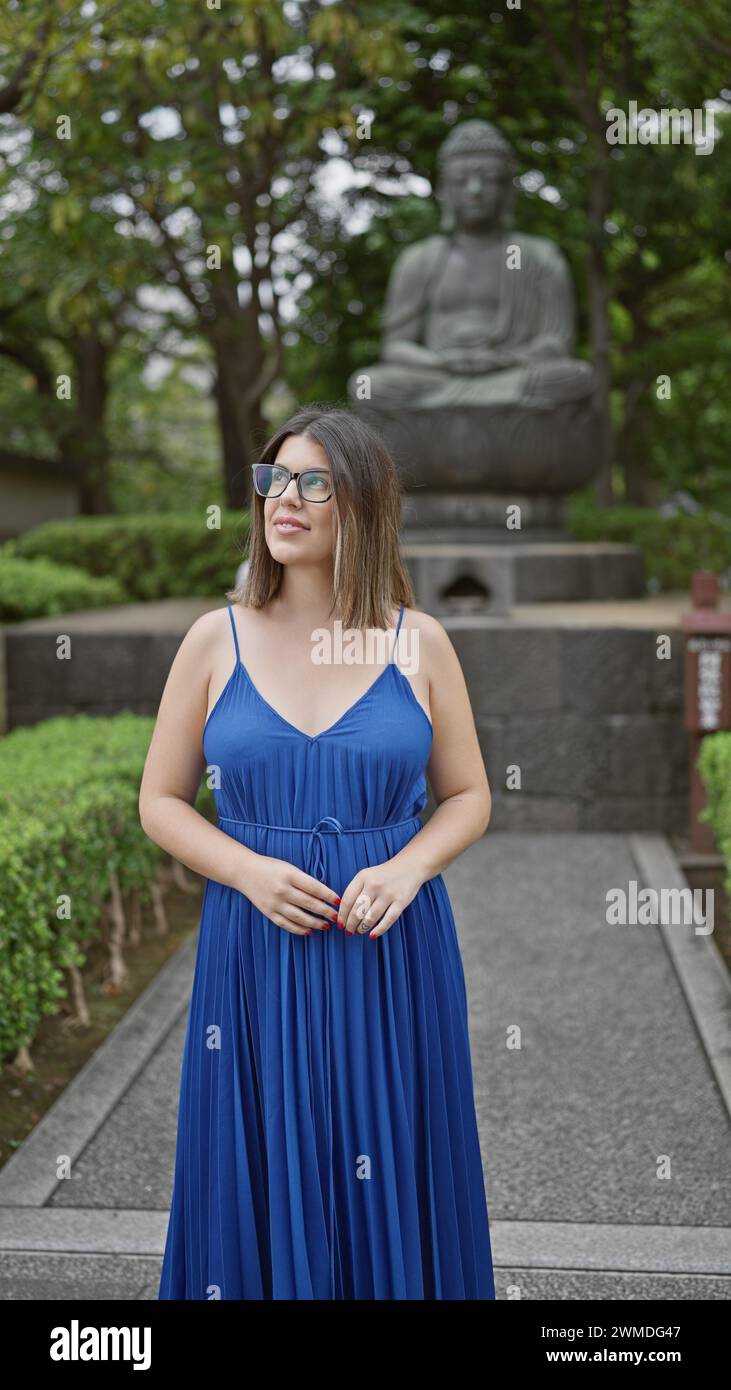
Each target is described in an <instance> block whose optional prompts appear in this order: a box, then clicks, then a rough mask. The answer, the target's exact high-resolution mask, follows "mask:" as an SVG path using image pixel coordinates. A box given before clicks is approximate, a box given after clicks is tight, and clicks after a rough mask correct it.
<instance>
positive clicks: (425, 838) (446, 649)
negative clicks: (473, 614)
mask: <svg viewBox="0 0 731 1390" xmlns="http://www.w3.org/2000/svg"><path fill="white" fill-rule="evenodd" d="M419 618H420V631H419V660H420V662H425V663H426V671H427V674H428V677H429V708H430V711H431V720H432V728H433V730H434V739H433V743H432V751H431V757H430V759H429V766H428V769H427V773H428V777H429V783H430V786H431V789H432V792H433V795H434V800H435V802H436V803H437V805H436V810H435V811H434V813H433V815H432V816H431V817H430V819H429V821H428V822H427V824H426V825H425V826H424V827H423V829H422V830H420V831H419V832H418V834H417V835H415V836H414V838H413V839H412V840H410V841H409V843H408V844H407V845H405V846H404V848H403V849H402V850H400V851H399V853H398V854H397V855H395V860H397V861H399V862H400V863H402V864H405V865H408V866H409V867H412V866H413V867H414V868H415V869H416V870H418V872H419V874H420V875H421V876H422V878H423V879H424V881H426V879H429V878H434V877H435V876H436V874H439V873H441V872H442V870H443V869H445V868H446V867H447V865H448V864H449V863H451V861H452V860H453V859H456V858H457V855H459V854H461V853H462V851H463V850H465V849H467V846H468V845H471V844H472V843H473V841H475V840H479V838H480V836H481V835H484V833H485V831H486V829H487V827H488V825H489V822H490V815H491V812H492V795H491V793H490V786H489V783H488V780H487V773H486V771H485V764H484V762H483V759H482V753H481V751H480V744H479V740H478V737H477V730H476V728H475V721H474V716H473V714H472V707H471V705H470V698H469V694H468V692H467V685H466V682H465V678H464V675H463V672H462V667H461V666H460V664H459V658H458V656H457V653H456V652H455V650H454V647H453V646H452V643H451V641H450V639H449V637H448V635H447V633H446V632H445V630H444V628H443V627H442V625H441V623H439V622H438V621H437V620H436V619H435V618H432V617H430V616H429V615H428V614H420V615H419ZM392 862H393V861H392Z"/></svg>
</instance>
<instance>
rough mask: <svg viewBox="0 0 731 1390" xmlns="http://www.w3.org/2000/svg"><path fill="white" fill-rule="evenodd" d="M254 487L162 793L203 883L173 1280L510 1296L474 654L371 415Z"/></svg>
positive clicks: (380, 1294)
mask: <svg viewBox="0 0 731 1390" xmlns="http://www.w3.org/2000/svg"><path fill="white" fill-rule="evenodd" d="M254 484H255V489H256V492H255V496H254V499H253V506H252V517H251V539H250V564H249V568H248V573H247V576H246V580H245V582H244V585H243V588H242V591H233V592H232V593H230V594H229V595H228V597H229V598H230V599H231V604H230V606H229V607H228V609H220V608H218V609H215V610H214V611H213V612H211V613H207V614H205V615H204V616H203V617H202V618H199V619H198V621H197V622H195V623H194V624H193V626H192V627H191V628H190V630H189V632H188V633H187V635H186V637H185V638H184V640H183V642H182V644H181V646H180V649H179V651H178V653H177V655H176V657H175V660H174V662H173V665H172V667H171V670H170V674H169V677H168V680H167V684H166V686H165V690H164V692H163V696H162V700H161V703H160V710H159V714H158V718H157V724H156V727H155V732H154V735H153V738H152V742H151V745H150V750H149V753H148V756H147V761H146V764H145V771H144V776H143V779H142V788H141V793H140V818H141V822H142V825H143V828H144V830H145V831H146V833H147V834H148V835H149V836H150V837H151V839H153V840H154V841H156V843H157V844H159V845H162V846H163V848H164V849H166V850H168V851H169V852H170V853H171V854H172V855H173V856H175V858H177V859H179V860H180V861H181V862H182V863H183V864H187V865H189V866H190V868H192V869H194V870H196V871H197V872H198V873H200V874H202V875H204V876H205V878H206V883H205V889H204V897H203V905H202V913H201V921H200V934H199V940H198V948H197V958H196V966H195V977H194V983H193V992H192V998H191V1003H190V1010H189V1015H188V1026H187V1033H186V1039H185V1050H184V1057H183V1069H182V1080H181V1088H180V1107H179V1117H178V1135H177V1152H176V1162H175V1179H174V1186H173V1197H172V1210H171V1215H170V1222H169V1227H168V1233H167V1242H166V1248H165V1257H164V1261H163V1268H162V1277H161V1281H160V1289H159V1297H160V1298H161V1299H210V1298H223V1299H493V1298H494V1297H495V1290H494V1282H493V1269H492V1254H491V1249H490V1236H489V1229H488V1214H487V1205H486V1200H485V1190H484V1185H483V1175H482V1164H481V1160H480V1148H479V1141H478V1134H477V1124H476V1116H475V1108H474V1097H473V1090H472V1072H471V1060H470V1049H469V1036H468V1030H467V996H466V990H465V981H464V974H463V969H462V960H461V956H460V951H459V945H458V940H457V935H456V931H455V924H454V919H453V916H452V910H451V906H450V902H449V899H448V896H447V891H446V888H445V885H444V882H443V879H442V877H441V871H442V869H444V868H445V866H446V865H447V864H449V863H450V861H451V860H453V859H454V858H455V857H456V856H457V855H458V854H460V853H461V852H462V851H463V850H464V849H465V848H466V847H467V846H468V845H469V844H471V843H472V842H473V841H474V840H476V839H477V838H478V837H479V836H480V835H481V834H482V833H483V832H484V830H485V829H486V827H487V824H488V820H489V816H490V809H491V797H490V790H489V786H488V782H487V777H486V775H485V770H484V766H483V762H482V758H481V755H480V749H479V745H478V741H477V734H476V731H475V725H474V720H473V718H472V712H471V709H470V705H469V700H468V696H467V691H466V687H465V682H464V678H463V675H462V671H461V669H460V666H459V663H458V660H457V657H456V654H455V652H454V649H453V647H452V645H451V642H450V641H449V639H448V637H447V634H446V632H445V631H444V629H443V627H442V626H441V625H440V624H439V623H438V622H437V621H436V620H435V619H433V618H430V617H428V616H427V615H426V614H424V613H419V612H417V611H415V610H414V609H413V608H412V607H410V606H409V607H407V606H406V605H411V604H412V603H413V590H412V588H411V584H410V582H409V579H408V576H407V574H406V572H405V570H404V567H403V565H402V562H401V558H400V555H399V547H398V533H399V521H400V515H399V513H400V488H399V484H398V480H397V476H396V472H395V469H394V465H393V463H392V460H391V458H390V457H389V455H388V453H387V452H386V449H385V448H384V446H383V444H382V443H381V441H380V440H379V439H378V437H377V436H376V435H375V434H374V433H373V432H372V431H371V430H370V429H369V428H368V427H367V426H366V425H365V424H364V423H362V422H361V421H360V420H359V418H358V417H357V416H356V415H354V414H352V413H351V412H350V411H347V410H338V409H331V408H324V409H323V408H320V407H317V408H312V409H306V410H302V411H300V412H299V413H298V414H297V415H295V416H294V417H293V419H291V420H290V421H289V422H288V423H287V424H286V425H284V426H283V427H282V429H280V430H279V432H278V433H277V434H276V435H275V436H274V438H273V439H272V440H271V441H270V443H269V444H268V445H267V447H266V448H265V450H264V452H263V454H262V456H261V459H260V462H259V464H258V465H255V467H254ZM333 614H335V615H336V616H335V618H333ZM384 629H385V630H386V631H385V634H384ZM364 630H365V638H364V636H363V634H364ZM331 637H333V638H334V639H335V650H334V657H333V654H332V652H331V651H330V649H329V639H330V638H331ZM384 637H385V640H384ZM368 638H370V643H369V642H368V641H367V640H366V639H368ZM341 639H342V640H341ZM359 639H360V645H359ZM374 647H375V648H376V649H378V648H381V650H380V651H378V650H377V656H378V660H374V650H373V649H374ZM323 656H324V657H325V658H327V657H328V656H331V657H332V658H333V659H331V660H330V661H327V660H326V661H324V662H323V660H322V657H323ZM318 658H320V659H319V660H318ZM232 663H233V665H232ZM323 665H325V669H322V666H323ZM407 671H409V672H410V673H409V674H407ZM427 764H428V771H429V778H430V782H431V786H432V789H433V792H434V797H435V801H436V802H437V809H436V810H435V812H434V814H433V815H432V817H431V819H430V820H429V822H428V824H427V825H426V826H425V827H423V828H422V826H421V820H420V814H419V813H420V812H421V811H422V809H423V808H424V806H425V804H426V799H427V795H426V775H425V774H426V768H427ZM204 770H205V771H206V773H207V775H208V777H209V779H210V785H212V786H213V788H214V791H215V798H216V805H217V811H218V828H216V826H214V825H212V824H211V823H210V822H209V821H207V820H206V819H205V818H204V817H202V816H201V815H200V814H199V813H198V812H197V811H195V810H194V809H193V806H192V802H193V801H194V799H195V796H196V792H197V789H198V786H199V783H200V779H201V775H202V773H203V771H204ZM333 925H334V926H335V930H332V927H333Z"/></svg>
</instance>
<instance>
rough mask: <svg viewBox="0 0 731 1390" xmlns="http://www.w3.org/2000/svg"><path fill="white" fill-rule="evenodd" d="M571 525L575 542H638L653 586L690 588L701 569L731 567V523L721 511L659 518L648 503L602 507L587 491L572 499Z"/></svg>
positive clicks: (717, 572) (570, 528)
mask: <svg viewBox="0 0 731 1390" xmlns="http://www.w3.org/2000/svg"><path fill="white" fill-rule="evenodd" d="M567 527H568V530H569V531H570V532H571V535H572V536H573V537H574V540H577V541H626V542H628V543H629V544H631V545H637V546H639V548H640V550H641V551H642V555H643V558H644V561H645V576H646V579H647V581H648V583H650V587H656V588H659V589H664V590H678V589H689V588H690V580H691V576H692V574H693V572H694V571H695V570H698V569H709V570H713V572H714V573H715V574H724V573H725V572H726V571H728V570H731V523H729V522H728V521H727V520H725V519H724V517H722V516H720V515H719V514H718V513H711V512H697V513H696V514H695V515H690V514H688V513H685V512H680V513H678V514H677V515H676V516H669V517H665V516H660V514H659V513H658V512H656V511H653V510H652V509H651V508H646V507H608V508H607V509H606V510H602V509H601V508H598V507H596V506H595V505H594V503H593V501H592V500H590V499H588V498H587V497H586V495H585V494H583V493H582V494H578V495H577V496H575V497H573V498H571V499H570V502H569V507H568V516H567Z"/></svg>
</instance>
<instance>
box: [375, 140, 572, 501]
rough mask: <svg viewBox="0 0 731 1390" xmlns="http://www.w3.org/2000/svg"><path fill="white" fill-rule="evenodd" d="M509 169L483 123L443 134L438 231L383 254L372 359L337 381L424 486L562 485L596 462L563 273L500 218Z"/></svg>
mask: <svg viewBox="0 0 731 1390" xmlns="http://www.w3.org/2000/svg"><path fill="white" fill-rule="evenodd" d="M515 168H516V165H515V158H514V155H513V152H512V149H511V147H510V145H509V144H508V142H507V141H506V140H505V139H504V138H503V136H502V135H501V134H500V132H499V131H498V130H497V128H496V127H495V126H494V125H491V124H490V123H489V122H487V121H482V120H473V121H465V122H463V123H462V124H460V125H457V126H455V127H454V129H453V130H452V131H451V132H450V134H449V135H448V137H447V138H446V140H445V141H444V142H443V144H442V146H441V148H440V150H439V154H438V175H439V176H438V183H437V190H436V191H437V197H438V199H439V202H440V204H441V206H442V212H443V222H442V225H443V229H444V230H443V232H442V234H440V235H436V236H430V237H427V238H426V239H425V240H423V241H419V242H417V243H416V244H414V245H413V246H410V247H407V248H406V249H405V250H404V251H402V252H401V254H400V255H399V256H398V257H397V259H396V262H395V264H394V266H393V269H392V272H391V277H390V281H389V284H388V290H387V296H386V303H385V308H384V312H383V322H382V329H383V340H382V351H381V360H380V361H379V362H378V363H375V364H373V365H371V366H367V367H363V368H361V369H359V370H357V371H356V372H354V373H353V375H352V376H351V378H350V380H349V382H348V394H349V396H350V398H351V401H352V402H353V405H354V407H355V408H356V409H358V410H359V411H361V412H362V413H363V415H364V416H365V417H366V418H367V419H368V420H369V421H370V423H372V424H373V425H374V426H375V428H376V429H378V430H379V432H380V433H381V434H382V435H383V436H384V438H385V439H386V440H387V442H388V443H389V444H390V446H391V447H392V449H393V451H394V453H395V455H396V457H397V459H399V460H400V461H401V462H402V463H406V464H407V465H408V466H409V467H410V469H411V472H412V473H413V474H414V475H415V478H416V480H417V481H418V482H419V483H420V484H421V485H422V486H424V485H426V486H427V487H432V488H433V489H435V490H436V491H450V490H452V491H456V492H463V491H473V490H480V491H487V492H490V491H492V492H501V493H510V492H515V491H516V490H517V491H522V492H525V493H535V492H544V493H548V494H550V493H553V494H556V493H564V492H568V491H570V490H572V489H573V488H576V487H578V486H580V485H582V484H583V483H584V482H585V481H586V480H587V479H588V478H589V477H590V476H591V474H592V473H593V472H594V469H595V466H596V458H595V455H596V448H595V447H594V448H592V437H593V432H594V430H595V428H596V423H595V420H594V417H593V414H592V406H591V396H592V391H593V371H592V368H591V365H590V364H589V363H588V362H585V361H582V360H580V359H578V358H577V357H575V355H574V352H575V306H574V294H573V285H572V280H571V273H570V270H569V267H568V263H567V261H566V259H565V257H564V256H563V254H562V252H561V251H560V250H559V248H558V247H557V246H556V245H555V244H554V243H553V242H552V241H549V240H547V239H546V238H545V237H538V236H533V235H528V234H527V233H524V232H519V231H516V230H513V229H512V227H511V225H510V220H509V219H510V215H511V211H512V202H513V191H514V183H513V179H514V175H515Z"/></svg>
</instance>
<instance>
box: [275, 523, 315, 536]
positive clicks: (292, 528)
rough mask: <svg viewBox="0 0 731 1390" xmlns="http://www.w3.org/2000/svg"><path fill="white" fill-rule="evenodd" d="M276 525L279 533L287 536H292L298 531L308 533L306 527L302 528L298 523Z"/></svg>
mask: <svg viewBox="0 0 731 1390" xmlns="http://www.w3.org/2000/svg"><path fill="white" fill-rule="evenodd" d="M274 525H275V526H276V528H277V530H278V531H282V532H283V534H284V535H285V536H292V535H294V534H295V532H297V531H306V530H307V527H306V526H300V524H299V522H296V521H275V523H274Z"/></svg>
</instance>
